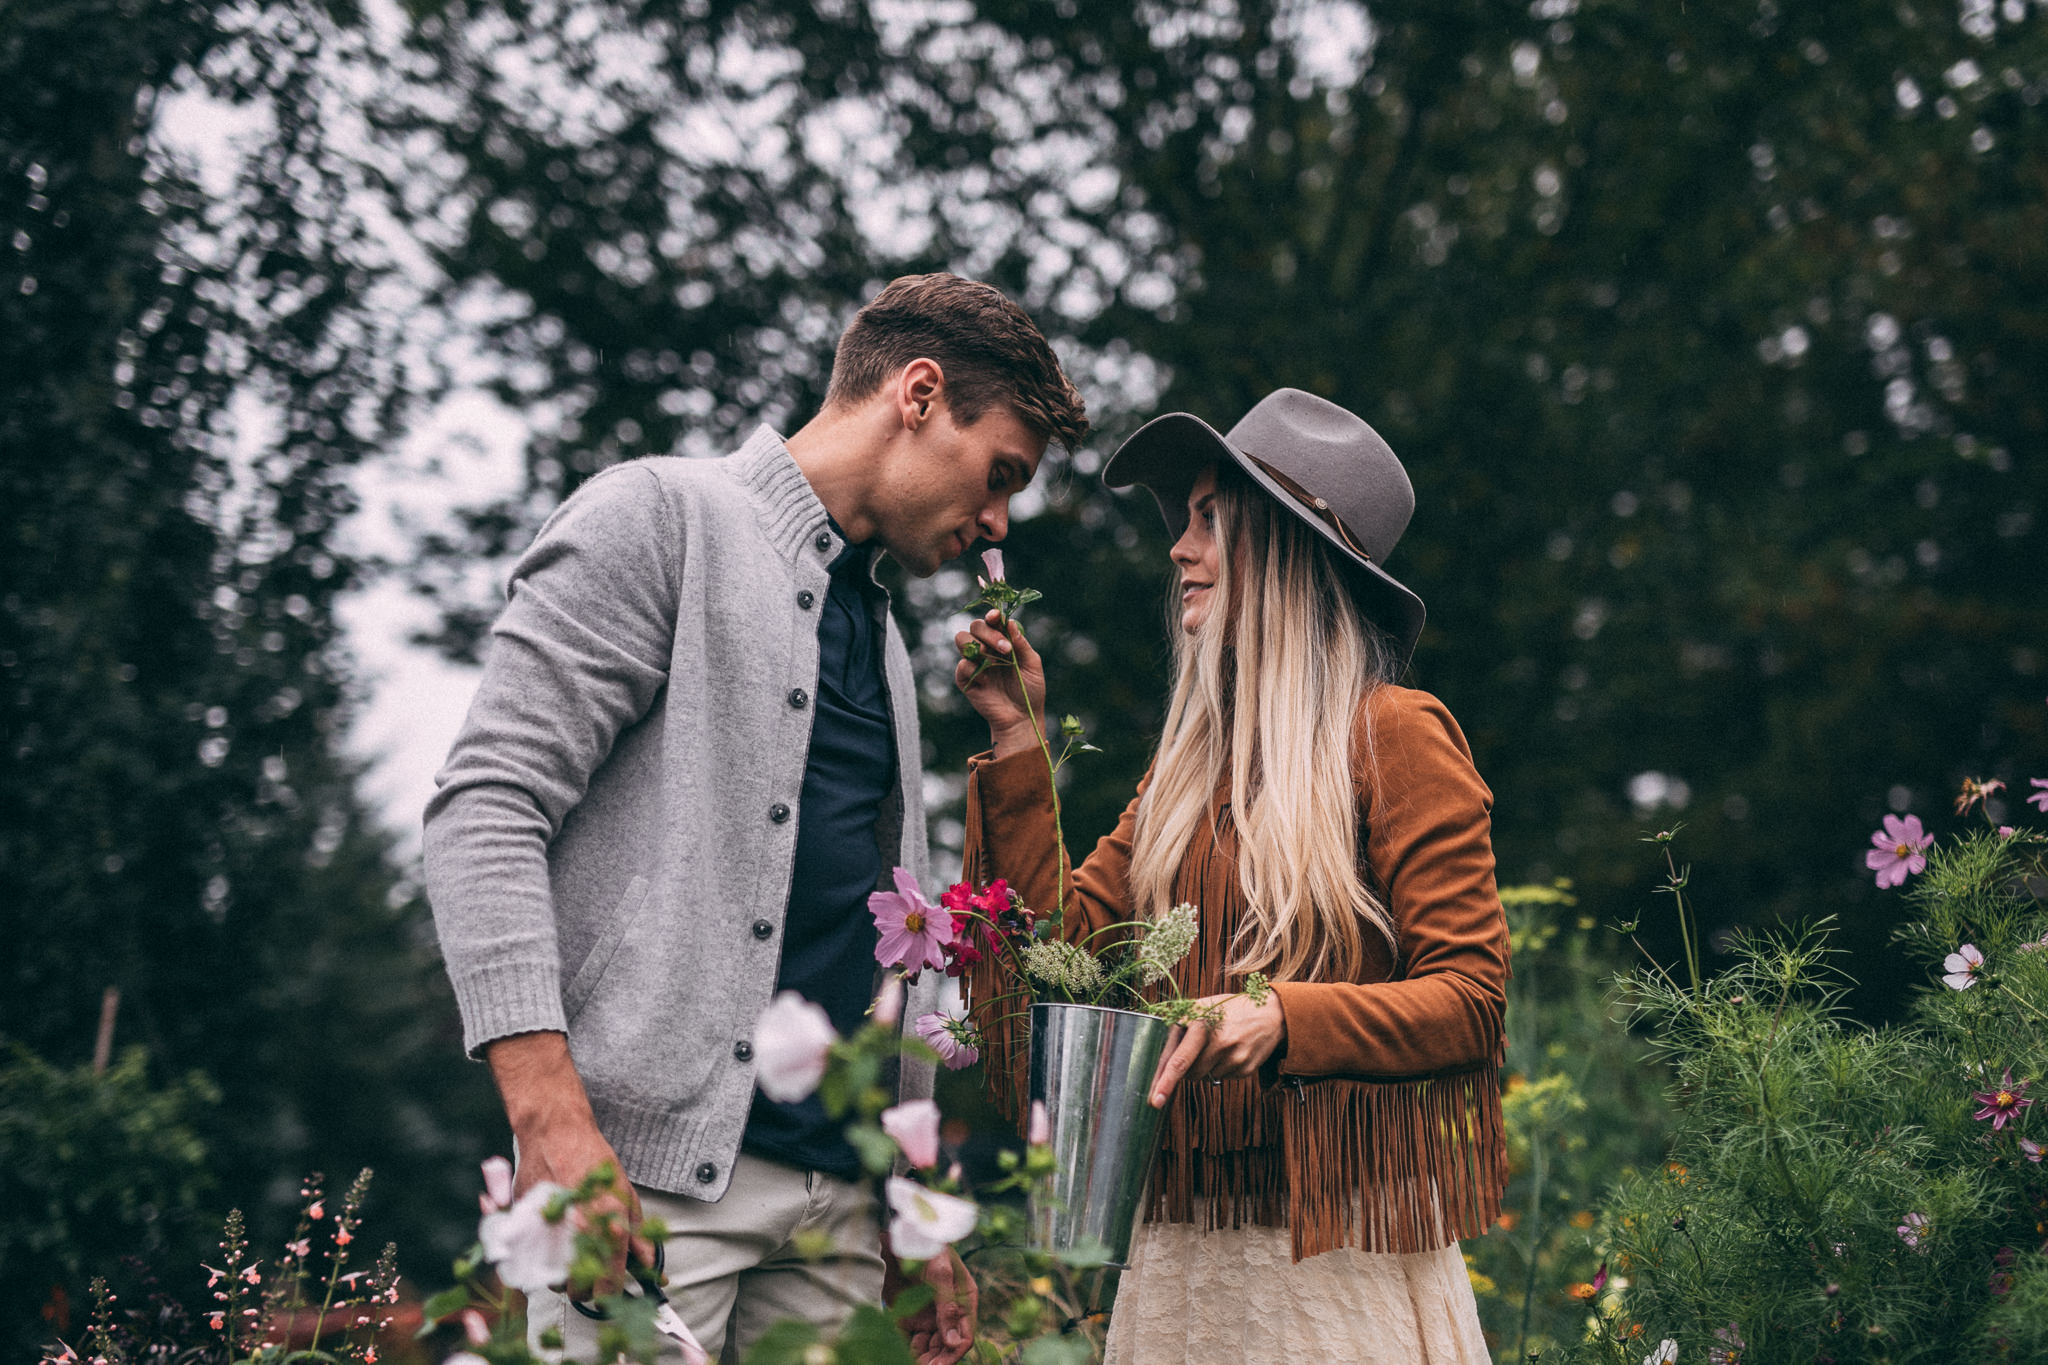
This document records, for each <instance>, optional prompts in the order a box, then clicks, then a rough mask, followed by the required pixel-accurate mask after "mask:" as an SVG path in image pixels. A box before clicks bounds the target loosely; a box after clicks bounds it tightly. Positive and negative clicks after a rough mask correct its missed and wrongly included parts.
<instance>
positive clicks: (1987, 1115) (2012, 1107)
mask: <svg viewBox="0 0 2048 1365" xmlns="http://www.w3.org/2000/svg"><path fill="white" fill-rule="evenodd" d="M2029 1084H2031V1082H2028V1081H2015V1080H2014V1079H2013V1078H2012V1068H2011V1067H2007V1068H2006V1069H2005V1075H2004V1076H2002V1077H2000V1078H1999V1082H1998V1088H1997V1089H1996V1090H1977V1091H1973V1092H1971V1093H1972V1094H1974V1095H1975V1096H1976V1098H1977V1101H1978V1103H1980V1104H1982V1105H1983V1106H1984V1107H1983V1108H1982V1109H1979V1110H1978V1111H1977V1112H1976V1114H1975V1116H1974V1117H1976V1118H1980V1119H1990V1120H1991V1131H1992V1132H1994V1133H1995V1132H1998V1131H2000V1130H2001V1129H2003V1128H2004V1127H2005V1125H2007V1124H2008V1123H2011V1122H2012V1121H2013V1120H2014V1119H2016V1118H2018V1117H2019V1116H2020V1111H2021V1110H2023V1109H2025V1108H2027V1107H2028V1106H2029V1105H2031V1104H2032V1103H2033V1101H2032V1100H2030V1099H2028V1098H2027V1086H2028V1085H2029Z"/></svg>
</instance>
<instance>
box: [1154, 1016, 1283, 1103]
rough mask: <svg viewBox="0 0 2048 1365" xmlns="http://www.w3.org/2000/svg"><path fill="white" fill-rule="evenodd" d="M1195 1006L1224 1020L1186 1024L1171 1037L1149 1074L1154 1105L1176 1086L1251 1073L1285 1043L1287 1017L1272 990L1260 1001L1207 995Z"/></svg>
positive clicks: (1164, 1100) (1164, 1101)
mask: <svg viewBox="0 0 2048 1365" xmlns="http://www.w3.org/2000/svg"><path fill="white" fill-rule="evenodd" d="M1197 1003H1198V1004H1203V1005H1215V1006H1217V1007H1218V1008H1220V1009H1221V1010H1222V1011H1223V1019H1222V1022H1220V1023H1215V1024H1190V1025H1189V1026H1188V1027H1187V1028H1184V1029H1180V1030H1177V1031H1176V1032H1177V1036H1176V1037H1173V1038H1170V1039H1169V1040H1168V1042H1167V1045H1166V1054H1165V1056H1164V1057H1162V1058H1161V1059H1160V1062H1159V1070H1158V1071H1156V1072H1154V1073H1153V1077H1152V1107H1153V1108H1155V1109H1164V1108H1165V1107H1166V1101H1167V1098H1168V1097H1169V1096H1171V1095H1172V1094H1173V1090H1174V1087H1175V1086H1177V1085H1179V1084H1180V1083H1181V1080H1182V1079H1183V1078H1185V1079H1187V1080H1191V1081H1198V1080H1202V1079H1203V1078H1205V1077H1214V1078H1215V1079H1217V1080H1221V1079H1222V1078H1224V1077H1225V1076H1250V1075H1252V1074H1254V1073H1255V1072H1257V1071H1258V1069H1259V1066H1260V1064H1261V1063H1263V1062H1264V1061H1265V1060H1266V1059H1267V1058H1268V1057H1270V1056H1272V1055H1273V1054H1274V1053H1275V1052H1278V1051H1279V1050H1280V1045H1281V1044H1282V1043H1284V1042H1286V1041H1287V1016H1286V1015H1285V1014H1283V1013H1282V1012H1281V1010H1280V994H1279V992H1277V991H1275V992H1273V993H1271V994H1269V995H1268V996H1267V997H1266V1003H1265V1004H1263V1005H1254V1004H1253V1003H1252V1002H1251V1000H1250V999H1249V998H1248V997H1246V996H1242V995H1205V996H1203V997H1202V998H1201V1000H1200V1001H1198V1002H1197Z"/></svg>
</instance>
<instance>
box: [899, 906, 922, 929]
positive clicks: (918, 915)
mask: <svg viewBox="0 0 2048 1365" xmlns="http://www.w3.org/2000/svg"><path fill="white" fill-rule="evenodd" d="M903 927H904V928H906V929H908V930H909V931H910V932H911V933H913V934H921V933H923V932H924V912H923V911H922V910H913V911H911V912H910V913H909V914H907V915H905V916H904V917H903Z"/></svg>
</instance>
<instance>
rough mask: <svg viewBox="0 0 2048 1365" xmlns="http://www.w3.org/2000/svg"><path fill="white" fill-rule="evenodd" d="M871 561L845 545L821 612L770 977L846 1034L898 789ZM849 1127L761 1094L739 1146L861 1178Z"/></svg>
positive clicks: (868, 994)
mask: <svg viewBox="0 0 2048 1365" xmlns="http://www.w3.org/2000/svg"><path fill="white" fill-rule="evenodd" d="M832 529H833V530H834V531H838V530H839V527H838V525H837V524H836V523H835V524H834V525H833V528H832ZM840 534H842V535H844V532H841V533H840ZM873 563H874V552H873V550H872V549H871V548H870V547H868V546H865V545H848V546H846V547H845V548H844V549H842V550H841V551H840V552H839V554H838V556H837V557H835V558H834V559H833V561H832V564H831V572H832V582H831V587H830V588H829V589H828V590H827V591H826V593H825V600H824V602H823V603H822V604H821V609H820V611H819V613H818V686H817V696H816V698H815V700H814V702H813V706H814V707H815V711H814V713H813V715H812V717H811V749H810V758H809V761H808V762H807V763H806V765H805V768H804V786H803V795H802V796H801V798H799V804H798V806H797V828H796V865H795V868H794V869H793V871H792V873H791V876H790V884H789V914H788V918H787V919H786V921H785V925H784V930H783V935H782V965H781V967H780V969H779V970H778V971H777V973H776V977H775V989H776V990H777V991H778V992H781V991H795V992H797V993H798V994H799V995H801V996H803V997H804V998H805V999H806V1000H810V1001H814V1002H815V1003H817V1004H818V1005H821V1006H823V1007H824V1010H825V1013H826V1014H828V1015H830V1016H831V1018H832V1027H833V1028H835V1029H837V1030H838V1031H839V1033H840V1034H841V1035H842V1036H844V1035H846V1034H849V1033H852V1032H854V1031H855V1030H856V1029H858V1028H859V1027H860V1026H861V1024H862V1022H863V1021H864V1020H865V1018H866V1016H867V1012H868V1006H869V1005H870V1004H872V1003H873V1002H874V983H875V944H876V942H877V941H878V935H877V933H876V930H875V921H874V917H873V916H872V915H871V914H870V913H869V911H868V895H869V893H870V892H872V891H874V889H875V885H876V883H877V882H878V881H879V880H880V879H881V876H882V871H883V865H884V864H883V857H882V850H881V847H880V845H878V844H877V843H876V842H875V822H876V820H877V819H878V817H879V816H880V814H881V809H882V803H883V802H884V801H886V800H887V799H888V798H889V795H890V793H891V792H892V791H893V790H894V789H895V786H896V733H895V729H894V727H893V725H892V724H891V723H890V719H889V697H888V693H887V689H886V686H885V684H884V682H883V678H882V627H881V625H880V623H879V622H877V620H876V619H875V617H876V612H877V610H878V609H879V604H878V596H877V595H878V592H879V590H878V589H877V588H876V587H875V586H874V580H873V578H872V576H871V573H870V568H871V566H872V565H873ZM845 1125H846V1121H845V1120H844V1119H840V1120H837V1121H834V1120H832V1119H828V1118H827V1117H826V1116H825V1106H824V1105H823V1104H822V1103H821V1102H820V1101H819V1099H818V1097H817V1096H816V1095H812V1096H811V1097H810V1098H808V1099H805V1100H800V1101H798V1102H796V1103H794V1104H785V1103H781V1102H779V1101H776V1100H771V1099H769V1098H768V1097H767V1096H766V1095H763V1094H762V1093H761V1092H760V1091H758V1090H757V1091H755V1092H754V1107H753V1109H752V1111H751V1112H750V1113H749V1114H748V1116H747V1129H746V1134H745V1136H744V1137H743V1138H742V1139H741V1142H740V1145H741V1147H742V1149H743V1150H745V1151H748V1152H752V1153H754V1154H755V1155H757V1156H763V1157H767V1158H768V1159H770V1160H772V1161H779V1162H782V1163H784V1164H786V1165H790V1166H799V1167H803V1168H805V1169H807V1170H818V1171H826V1172H829V1173H830V1174H832V1175H836V1176H839V1177H841V1178H842V1179H846V1180H857V1179H859V1178H860V1174H861V1167H860V1159H859V1157H857V1156H856V1155H855V1154H854V1151H853V1148H852V1147H851V1146H849V1145H848V1144H847V1141H846V1138H845V1136H844V1133H843V1130H844V1128H845Z"/></svg>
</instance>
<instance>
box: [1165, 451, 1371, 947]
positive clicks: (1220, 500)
mask: <svg viewBox="0 0 2048 1365" xmlns="http://www.w3.org/2000/svg"><path fill="white" fill-rule="evenodd" d="M1213 508H1214V517H1215V535H1216V539H1217V543H1218V546H1219V553H1218V555H1217V574H1216V582H1215V585H1214V586H1213V587H1212V588H1211V589H1210V593H1211V597H1210V608H1209V616H1208V618H1207V620H1206V621H1205V622H1204V624H1203V627H1202V628H1201V629H1199V630H1197V631H1195V632H1194V633H1193V634H1188V633H1187V632H1185V631H1183V630H1182V629H1181V628H1180V621H1179V619H1178V613H1177V611H1176V612H1172V613H1170V615H1171V616H1172V617H1173V619H1172V623H1171V627H1170V628H1171V630H1172V632H1173V634H1174V636H1175V646H1174V668H1173V672H1174V680H1173V697H1172V701H1171V702H1170V703H1169V705H1168V708H1167V713H1166V726H1165V730H1164V732H1163V733H1162V734H1161V736H1160V740H1159V752H1158V754H1157V756H1156V757H1155V759H1154V761H1153V766H1152V778H1151V782H1150V783H1149V785H1148V786H1147V787H1146V789H1145V795H1144V797H1143V799H1142V800H1140V801H1139V803H1138V818H1137V828H1136V831H1135V837H1134V840H1133V844H1132V849H1131V890H1132V893H1133V898H1134V900H1135V902H1136V904H1135V906H1134V909H1135V911H1136V913H1137V915H1138V917H1139V918H1144V919H1149V918H1155V917H1157V916H1158V915H1160V914H1162V913H1164V911H1165V910H1166V908H1167V906H1169V905H1170V904H1171V903H1172V895H1173V884H1174V878H1175V874H1176V873H1177V872H1178V870H1179V868H1180V864H1181V860H1182V858H1183V857H1184V856H1185V855H1186V853H1187V851H1188V848H1189V847H1190V845H1191V844H1192V842H1193V840H1194V837H1195V834H1196V832H1197V831H1198V830H1199V828H1200V825H1201V822H1202V821H1203V820H1206V819H1208V818H1210V809H1211V803H1212V802H1213V800H1214V798H1215V795H1216V792H1217V791H1218V790H1219V789H1222V788H1224V787H1225V786H1226V783H1227V788H1228V790H1229V792H1230V813H1229V818H1230V821H1231V823H1232V825H1233V826H1234V829H1235V833H1236V836H1237V875H1238V883H1239V886H1240V888H1241V890H1242V891H1243V894H1244V905H1245V913H1244V919H1243V922H1242V924H1241V925H1240V927H1239V929H1238V931H1237V934H1236V936H1235V937H1234V939H1233V940H1232V942H1231V945H1230V961H1229V963H1228V965H1227V967H1226V970H1228V971H1230V972H1234V973H1235V972H1251V971H1264V972H1265V973H1267V975H1269V976H1270V977H1271V978H1272V979H1274V980H1276V981H1302V980H1338V981H1346V980H1351V979H1354V978H1355V977H1356V976H1357V974H1358V971H1359V969H1360V967H1361V966H1362V965H1363V959H1364V951H1365V942H1364V931H1363V928H1362V926H1364V925H1371V926H1372V927H1373V928H1374V929H1375V930H1377V931H1378V932H1379V934H1380V935H1381V936H1382V937H1383V938H1384V939H1385V940H1386V942H1387V946H1388V948H1389V950H1390V951H1393V950H1395V948H1396V940H1395V931H1394V925H1393V921H1392V919H1391V917H1390V916H1389V915H1388V914H1387V911H1386V907H1385V906H1383V905H1381V904H1380V901H1379V898H1378V897H1377V896H1375V895H1374V894H1373V891H1372V889H1371V888H1370V887H1369V886H1368V885H1367V884H1366V882H1365V879H1364V878H1363V877H1362V876H1361V875H1360V869H1359V839H1360V838H1361V831H1360V829H1359V819H1358V799H1357V795H1356V789H1355V787H1354V786H1353V774H1352V764H1351V759H1352V736H1353V733H1354V729H1355V727H1356V726H1357V725H1358V723H1359V717H1360V714H1361V712H1360V707H1361V703H1363V702H1364V701H1365V699H1366V698H1367V696H1368V695H1369V693H1370V691H1371V689H1373V688H1374V687H1376V686H1378V685H1379V684H1380V683H1381V682H1383V681H1385V680H1386V679H1387V677H1388V675H1389V674H1390V673H1391V663H1392V657H1393V656H1392V651H1391V650H1390V648H1389V647H1388V646H1387V644H1386V642H1385V637H1384V636H1382V635H1381V634H1380V633H1379V632H1378V631H1376V630H1375V629H1374V628H1373V627H1372V626H1371V625H1370V624H1368V623H1367V622H1366V621H1365V620H1364V619H1363V618H1362V617H1361V616H1360V615H1359V612H1358V608H1357V606H1356V604H1355V603H1354V602H1353V600H1352V596H1351V593H1350V591H1349V590H1348V589H1347V588H1346V586H1345V582H1344V578H1343V571H1342V570H1341V569H1340V568H1339V567H1338V563H1337V559H1336V555H1335V553H1334V551H1332V550H1331V549H1330V548H1329V547H1328V546H1327V544H1326V543H1325V542H1324V541H1323V539H1322V537H1321V536H1319V535H1317V534H1316V533H1315V532H1314V531H1311V530H1310V529H1309V528H1308V527H1307V525H1306V524H1305V523H1303V522H1302V521H1301V519H1300V518H1298V517H1296V516H1295V515H1293V514H1292V513H1290V512H1288V511H1286V510H1285V509H1283V508H1281V507H1280V506H1279V505H1278V504H1276V503H1275V502H1274V501H1273V499H1272V498H1271V497H1270V496H1268V495H1267V494H1266V493H1265V491H1264V490H1263V489H1261V488H1259V487H1258V486H1257V485H1255V484H1253V483H1252V482H1251V481H1250V479H1248V478H1246V477H1245V476H1244V475H1242V474H1241V473H1239V472H1238V471H1237V470H1236V469H1235V468H1234V467H1233V466H1231V465H1229V464H1227V463H1223V464H1220V465H1219V467H1218V471H1217V481H1216V497H1215V501H1214V503H1213ZM1167 600H1168V602H1169V603H1170V604H1176V605H1177V604H1178V603H1179V600H1180V575H1179V574H1178V573H1176V574H1175V575H1174V582H1173V590H1172V592H1170V593H1169V595H1168V599H1167ZM1366 748H1367V753H1368V754H1370V751H1371V745H1370V738H1369V733H1368V740H1367V746H1366ZM1217 833H1219V834H1220V833H1221V831H1217Z"/></svg>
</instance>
